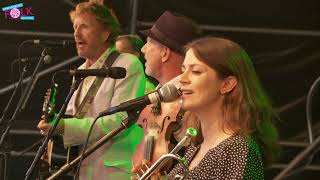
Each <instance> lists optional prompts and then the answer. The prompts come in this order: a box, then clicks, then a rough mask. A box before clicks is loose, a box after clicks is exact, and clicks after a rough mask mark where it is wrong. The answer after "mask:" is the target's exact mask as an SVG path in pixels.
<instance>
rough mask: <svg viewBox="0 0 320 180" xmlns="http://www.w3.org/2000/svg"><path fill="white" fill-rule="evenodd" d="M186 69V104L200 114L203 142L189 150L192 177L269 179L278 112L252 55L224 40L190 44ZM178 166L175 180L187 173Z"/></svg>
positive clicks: (182, 87) (273, 154)
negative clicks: (267, 171)
mask: <svg viewBox="0 0 320 180" xmlns="http://www.w3.org/2000/svg"><path fill="white" fill-rule="evenodd" d="M186 49H187V51H186V57H185V60H184V63H183V65H182V71H183V73H182V74H181V75H180V77H181V80H180V82H181V84H182V86H181V90H182V96H181V103H182V108H183V109H184V110H188V111H191V112H194V113H196V114H197V116H198V118H199V120H200V122H201V127H202V133H203V142H202V143H200V144H191V145H190V146H189V147H188V149H187V150H186V152H185V155H184V156H185V158H186V160H187V163H188V168H189V173H188V175H187V179H219V180H220V179H263V178H264V174H263V167H264V166H265V165H266V164H268V163H269V162H271V161H272V160H273V159H274V158H275V157H276V155H277V138H278V133H277V130H276V128H275V127H274V125H273V124H272V120H273V119H276V118H277V114H276V113H275V112H274V111H273V110H272V107H271V105H270V102H269V100H268V98H267V96H266V94H265V93H264V91H263V89H262V87H261V85H260V82H259V80H258V78H257V75H256V73H255V70H254V67H253V65H252V62H251V60H250V58H249V56H248V54H247V53H246V52H245V51H244V49H242V48H241V47H240V46H239V45H238V44H236V43H234V42H232V41H230V40H227V39H223V38H214V37H208V38H202V39H198V40H195V41H194V42H191V43H190V44H188V45H187V48H186ZM184 171H185V170H184V169H183V168H182V166H181V165H179V164H178V165H176V166H175V167H174V168H173V169H172V171H171V172H170V173H169V178H170V179H172V178H174V177H175V176H176V175H177V174H178V175H179V174H180V175H182V174H183V173H184Z"/></svg>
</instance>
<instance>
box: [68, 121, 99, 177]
mask: <svg viewBox="0 0 320 180" xmlns="http://www.w3.org/2000/svg"><path fill="white" fill-rule="evenodd" d="M98 119H99V117H98V118H95V119H94V120H93V122H92V124H91V126H90V129H89V132H88V136H87V139H86V142H85V143H84V146H83V149H82V153H81V158H80V160H79V164H78V167H77V171H76V173H75V174H74V177H73V180H77V175H78V174H79V171H80V166H81V163H82V161H83V155H84V152H85V151H86V148H87V146H88V142H89V137H90V134H91V131H92V129H93V126H94V124H95V123H96V122H97V120H98Z"/></svg>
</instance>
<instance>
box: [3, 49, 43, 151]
mask: <svg viewBox="0 0 320 180" xmlns="http://www.w3.org/2000/svg"><path fill="white" fill-rule="evenodd" d="M47 51H48V50H47V49H46V48H45V49H43V51H42V55H41V58H40V60H39V62H38V64H37V66H36V68H35V70H34V71H33V73H32V76H31V80H30V81H29V83H28V85H27V87H26V88H25V90H24V91H23V93H22V95H21V97H20V99H19V102H18V104H17V107H16V109H15V111H14V113H13V115H12V117H11V119H10V120H9V121H8V122H7V127H6V130H5V131H4V133H3V134H2V136H1V140H0V147H1V146H2V143H3V142H4V140H5V138H6V136H7V134H9V131H10V129H11V124H12V123H13V121H14V120H15V119H16V118H17V116H18V115H19V113H20V112H21V111H22V110H23V109H24V107H25V104H26V103H27V101H28V100H29V96H30V94H31V92H32V90H33V88H34V85H35V83H36V82H37V80H38V76H37V74H38V72H39V70H40V68H41V66H42V65H43V61H44V56H45V54H46V53H47Z"/></svg>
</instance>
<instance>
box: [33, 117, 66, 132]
mask: <svg viewBox="0 0 320 180" xmlns="http://www.w3.org/2000/svg"><path fill="white" fill-rule="evenodd" d="M37 127H38V129H40V133H41V134H42V135H47V134H48V132H49V129H50V127H51V124H50V123H48V122H47V121H46V120H44V116H42V117H41V120H40V122H39V123H38V126H37ZM63 131H64V123H63V122H61V121H60V122H59V124H58V126H57V128H56V130H55V133H56V134H63Z"/></svg>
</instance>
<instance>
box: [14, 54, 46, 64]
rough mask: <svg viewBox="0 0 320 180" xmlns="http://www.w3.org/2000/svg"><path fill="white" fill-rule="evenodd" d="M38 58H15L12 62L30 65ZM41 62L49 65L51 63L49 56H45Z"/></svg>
mask: <svg viewBox="0 0 320 180" xmlns="http://www.w3.org/2000/svg"><path fill="white" fill-rule="evenodd" d="M39 59H40V57H25V58H17V59H15V60H13V61H14V62H17V61H19V62H22V63H31V62H34V61H39ZM43 62H44V63H45V64H49V63H51V62H52V57H51V56H50V55H45V56H44V59H43Z"/></svg>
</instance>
